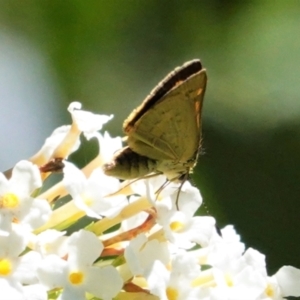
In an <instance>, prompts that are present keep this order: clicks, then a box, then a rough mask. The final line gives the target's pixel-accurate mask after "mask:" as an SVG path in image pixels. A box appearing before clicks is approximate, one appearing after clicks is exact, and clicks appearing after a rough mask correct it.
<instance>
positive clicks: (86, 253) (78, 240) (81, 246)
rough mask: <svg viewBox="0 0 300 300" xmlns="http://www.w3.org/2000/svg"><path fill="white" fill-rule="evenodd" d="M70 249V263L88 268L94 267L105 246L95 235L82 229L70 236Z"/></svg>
mask: <svg viewBox="0 0 300 300" xmlns="http://www.w3.org/2000/svg"><path fill="white" fill-rule="evenodd" d="M68 248H69V257H68V261H69V262H71V261H74V262H75V263H76V264H78V265H80V266H86V265H92V263H93V262H94V261H95V260H96V259H97V258H98V257H99V255H100V254H101V252H102V251H103V248H104V246H103V244H102V242H101V241H100V240H99V239H98V238H97V236H96V235H95V234H93V233H92V232H90V231H86V230H83V229H81V230H80V231H78V232H75V233H73V234H72V235H71V236H70V238H69V241H68Z"/></svg>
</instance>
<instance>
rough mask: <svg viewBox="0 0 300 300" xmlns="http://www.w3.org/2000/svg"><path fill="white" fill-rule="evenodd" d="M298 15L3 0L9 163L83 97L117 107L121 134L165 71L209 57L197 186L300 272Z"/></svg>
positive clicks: (274, 8) (208, 5)
mask: <svg viewBox="0 0 300 300" xmlns="http://www.w3.org/2000/svg"><path fill="white" fill-rule="evenodd" d="M299 15H300V1H297V0H295V1H292V0H290V1H269V0H252V1H221V0H207V1H199V0H198V1H191V0H190V1H158V0H156V1H154V0H153V1H121V0H116V1H82V0H72V1H68V0H64V1H53V0H51V1H50V0H46V1H38V0H24V1H20V0H19V1H1V2H0V52H2V54H1V53H0V103H1V110H0V116H1V118H0V119H2V120H5V122H4V124H3V122H2V123H0V126H1V128H2V130H1V131H2V135H1V139H0V142H1V145H3V146H2V153H1V156H2V157H3V159H2V161H1V167H2V169H5V168H8V167H10V166H11V165H13V164H14V163H15V162H16V161H17V160H19V159H21V158H26V157H29V156H30V155H32V154H33V153H34V152H35V151H36V150H37V149H38V147H39V145H41V144H42V143H43V139H44V138H45V137H47V136H48V135H49V134H50V133H51V131H52V130H53V129H54V128H55V127H58V126H59V125H61V124H68V123H70V119H69V115H68V113H67V112H66V107H67V105H68V104H69V103H70V102H71V101H74V100H79V101H81V102H82V103H83V107H84V109H86V110H92V111H94V112H98V113H106V114H111V113H112V114H114V115H115V118H114V119H113V120H112V121H111V122H110V124H109V125H108V126H107V127H106V129H107V130H109V131H110V133H111V134H112V135H122V123H123V120H124V119H125V118H126V117H127V115H128V114H129V113H130V112H131V110H132V109H133V108H134V107H136V106H137V105H138V104H139V103H140V102H141V101H142V100H143V98H144V97H145V96H146V95H147V94H148V93H149V92H150V90H151V89H152V88H153V87H154V86H155V85H156V84H157V83H158V82H159V81H160V80H161V79H162V78H163V77H164V76H165V75H166V74H167V73H169V72H170V71H171V70H172V69H174V68H175V67H176V66H178V65H182V64H183V63H184V62H185V61H188V60H191V59H193V58H200V59H201V60H202V63H203V65H204V66H205V67H206V68H207V72H208V78H209V82H208V90H207V94H206V97H205V103H204V114H203V138H204V141H203V144H204V148H205V149H204V150H205V155H203V156H202V157H200V160H199V163H198V166H197V168H196V170H195V174H194V176H193V179H194V182H195V185H197V186H198V187H199V188H200V189H201V193H202V195H203V197H204V200H205V205H206V206H207V208H208V210H209V213H210V214H211V215H213V216H215V217H216V218H217V221H218V224H219V227H223V226H224V225H226V224H234V226H235V227H236V229H237V231H238V232H239V233H240V234H241V236H242V240H243V241H244V242H245V243H246V245H247V246H248V247H250V246H251V247H253V248H255V249H258V250H259V251H261V252H262V253H264V254H266V256H267V264H268V269H269V273H270V274H273V273H274V272H275V271H276V270H277V269H278V268H279V267H280V266H282V265H294V266H296V267H298V268H300V255H299V253H300V230H299V226H300V218H299V215H300V201H299V195H300V187H299V186H300V184H299V179H300V176H299V170H300V155H299V152H300V151H299V150H300V127H299V125H300V99H299V97H300V96H299V95H300V76H299V74H300V38H299V34H300V18H299ZM11 95H14V97H11ZM33 99H35V102H34V101H33ZM17 103H18V104H17ZM25 110H29V111H30V113H29V114H28V117H25V118H24V112H25ZM33 120H36V123H34V124H33V125H32V126H33V127H30V124H29V122H31V121H33ZM13 131H14V132H15V135H12V134H11V132H13ZM18 134H19V135H18ZM26 134H28V135H29V137H26V136H25V135H26ZM13 149H14V150H13ZM13 151H15V152H16V154H15V155H16V156H13V154H12V152H13ZM86 151H87V150H86ZM7 155H8V156H7ZM88 155H89V154H88V153H83V158H82V159H83V160H86V159H87V157H88ZM6 156H7V157H6ZM4 157H5V158H4Z"/></svg>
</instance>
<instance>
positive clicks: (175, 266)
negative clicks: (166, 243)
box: [146, 251, 200, 300]
mask: <svg viewBox="0 0 300 300" xmlns="http://www.w3.org/2000/svg"><path fill="white" fill-rule="evenodd" d="M199 274H200V269H199V267H198V266H197V262H196V260H195V259H194V258H193V257H192V256H191V255H189V254H188V253H187V252H185V251H181V252H179V253H178V254H176V255H175V256H174V257H173V259H172V261H171V264H170V266H168V268H166V266H165V265H163V264H162V262H161V261H158V260H156V261H154V263H153V266H152V268H151V269H150V270H149V272H148V274H146V279H147V283H148V285H149V289H150V291H151V293H153V294H154V295H156V296H158V297H159V299H160V300H169V299H176V300H186V299H191V300H192V299H199V298H194V294H195V292H196V288H195V287H193V285H192V281H193V280H194V278H196V277H197V276H199Z"/></svg>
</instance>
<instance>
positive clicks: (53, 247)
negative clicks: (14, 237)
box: [32, 229, 67, 257]
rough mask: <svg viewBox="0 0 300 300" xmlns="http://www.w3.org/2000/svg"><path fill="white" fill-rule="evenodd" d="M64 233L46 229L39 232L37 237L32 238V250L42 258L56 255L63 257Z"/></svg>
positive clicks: (65, 238)
mask: <svg viewBox="0 0 300 300" xmlns="http://www.w3.org/2000/svg"><path fill="white" fill-rule="evenodd" d="M65 233H66V232H65V231H63V232H61V231H57V230H54V229H48V230H46V231H43V232H41V233H40V234H39V235H37V236H34V241H33V242H32V244H33V245H34V246H33V247H34V249H35V250H36V251H38V252H39V253H41V255H42V256H43V257H45V256H47V255H50V254H57V255H58V256H60V257H63V256H65V255H66V254H67V249H66V241H67V237H66V236H65Z"/></svg>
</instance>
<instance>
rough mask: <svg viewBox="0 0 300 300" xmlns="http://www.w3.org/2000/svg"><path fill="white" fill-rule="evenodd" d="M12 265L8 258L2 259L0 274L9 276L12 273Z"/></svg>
mask: <svg viewBox="0 0 300 300" xmlns="http://www.w3.org/2000/svg"><path fill="white" fill-rule="evenodd" d="M11 270H12V265H11V262H10V261H9V260H8V259H5V258H4V259H0V275H2V276H7V275H9V274H10V273H11Z"/></svg>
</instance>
